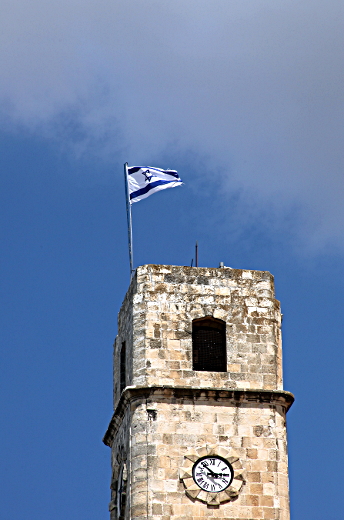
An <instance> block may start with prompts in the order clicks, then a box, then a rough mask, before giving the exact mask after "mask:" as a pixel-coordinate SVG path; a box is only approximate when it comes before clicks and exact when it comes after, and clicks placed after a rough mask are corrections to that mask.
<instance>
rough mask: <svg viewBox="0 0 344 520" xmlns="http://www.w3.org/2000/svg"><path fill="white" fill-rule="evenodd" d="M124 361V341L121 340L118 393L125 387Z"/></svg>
mask: <svg viewBox="0 0 344 520" xmlns="http://www.w3.org/2000/svg"><path fill="white" fill-rule="evenodd" d="M125 361H126V353H125V341H123V343H122V348H121V359H120V383H119V392H120V393H122V390H123V389H124V388H125V387H126V377H125Z"/></svg>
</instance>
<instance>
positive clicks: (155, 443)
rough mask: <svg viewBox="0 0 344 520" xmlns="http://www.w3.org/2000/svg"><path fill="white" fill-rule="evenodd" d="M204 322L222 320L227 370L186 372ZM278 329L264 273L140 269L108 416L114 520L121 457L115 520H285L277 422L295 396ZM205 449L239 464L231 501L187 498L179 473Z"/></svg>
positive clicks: (121, 327)
mask: <svg viewBox="0 0 344 520" xmlns="http://www.w3.org/2000/svg"><path fill="white" fill-rule="evenodd" d="M206 316H212V317H214V318H218V319H221V320H223V321H225V323H226V348H227V372H206V371H193V370H192V321H193V320H194V319H198V318H203V317H206ZM280 328H281V313H280V305H279V302H278V301H277V300H276V299H275V295H274V283H273V277H272V275H271V274H270V273H268V272H262V271H248V270H239V269H230V268H218V269H216V268H190V267H177V266H162V265H160V266H159V265H146V266H141V267H138V268H137V270H136V273H135V276H134V277H133V279H132V281H131V285H130V287H129V290H128V293H127V295H126V297H125V299H124V302H123V305H122V308H121V310H120V312H119V316H118V336H117V338H116V341H115V345H114V409H115V412H114V415H113V418H112V421H111V422H110V425H109V428H108V431H107V433H106V435H105V437H104V442H105V443H106V444H108V445H109V446H111V447H112V471H113V475H112V500H111V503H110V511H111V520H115V519H117V518H118V511H117V509H116V489H117V481H118V476H119V470H120V467H121V465H123V462H124V461H125V462H126V468H127V471H128V474H127V478H128V480H127V482H128V484H127V486H128V487H127V503H126V509H125V515H124V520H204V519H205V517H212V518H214V519H215V518H216V519H221V520H239V519H241V520H243V519H245V520H263V519H273V520H289V493H288V461H287V447H286V445H287V440H286V424H285V415H286V412H287V410H288V408H289V406H290V405H291V403H292V401H293V397H292V396H291V394H288V393H287V392H284V391H283V390H282V346H281V330H280ZM124 341H125V343H126V356H127V357H126V385H127V388H126V390H124V391H123V392H122V394H120V385H119V383H120V377H119V376H120V349H121V346H122V343H123V342H124ZM210 446H215V447H216V449H218V450H221V449H229V450H232V451H233V454H235V456H237V457H238V458H239V462H240V464H241V467H242V468H243V479H244V484H243V486H242V488H241V489H240V493H239V495H238V497H237V498H235V499H233V500H232V501H228V502H224V503H221V504H220V505H211V504H210V503H209V502H208V503H206V502H204V501H202V499H201V498H200V497H201V494H200V495H199V496H198V498H197V497H196V498H192V497H191V498H190V496H187V494H186V492H185V491H186V487H185V482H186V481H185V480H183V479H182V478H181V476H180V475H181V474H180V469H181V468H182V467H183V461H185V457H184V455H185V454H186V453H187V451H188V450H190V449H200V448H203V449H205V450H207V449H210V448H209V447H210ZM212 449H213V448H212ZM215 451H216V450H215ZM202 493H203V495H204V494H205V492H203V491H202ZM122 518H123V517H121V520H122Z"/></svg>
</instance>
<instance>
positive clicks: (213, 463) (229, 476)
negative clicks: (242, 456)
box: [192, 455, 234, 493]
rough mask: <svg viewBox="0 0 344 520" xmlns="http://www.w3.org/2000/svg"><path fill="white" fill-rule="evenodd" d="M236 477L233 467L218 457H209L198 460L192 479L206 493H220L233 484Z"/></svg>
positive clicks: (193, 469)
mask: <svg viewBox="0 0 344 520" xmlns="http://www.w3.org/2000/svg"><path fill="white" fill-rule="evenodd" d="M233 476H234V471H233V468H232V466H231V465H230V464H229V462H228V461H227V460H226V459H223V458H222V457H219V456H217V455H211V456H210V455H207V456H206V457H201V458H200V459H198V460H197V461H196V462H195V464H194V465H193V468H192V477H193V479H194V481H195V482H196V484H197V485H198V486H199V487H200V488H201V489H203V490H204V491H210V492H211V493H219V492H220V491H224V490H225V489H226V488H228V486H229V485H230V484H231V482H232V480H233Z"/></svg>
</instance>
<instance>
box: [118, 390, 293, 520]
mask: <svg viewBox="0 0 344 520" xmlns="http://www.w3.org/2000/svg"><path fill="white" fill-rule="evenodd" d="M289 404H290V403H289ZM123 409H126V410H127V412H126V415H125V416H124V418H123V423H122V426H121V428H120V429H119V433H118V435H117V436H116V438H117V440H116V441H115V444H114V446H113V451H114V452H116V450H117V449H118V444H120V443H121V442H120V441H118V439H119V438H120V437H122V434H121V433H120V432H121V429H123V424H124V428H125V429H126V431H127V434H128V436H129V422H128V419H127V417H128V413H129V412H128V410H131V412H130V413H131V420H130V424H131V441H130V448H129V447H128V449H129V450H130V456H129V457H128V459H129V460H130V461H131V466H130V471H129V475H128V478H129V487H130V503H131V508H130V510H129V509H127V514H128V516H127V518H128V519H129V518H130V520H144V519H145V520H185V519H188V520H201V519H204V518H205V517H212V518H216V519H222V520H225V519H226V520H238V519H246V520H249V519H255V520H262V519H275V520H277V519H278V520H289V494H288V461H287V445H286V428H285V414H286V406H285V403H284V402H283V400H282V401H280V403H275V404H271V403H270V404H269V403H266V402H265V403H263V402H258V401H257V400H256V402H254V401H253V400H251V401H250V402H249V401H247V400H245V399H244V400H242V401H241V402H239V401H236V402H235V401H234V400H233V399H228V398H226V397H225V396H223V397H220V394H216V393H215V392H213V393H212V392H211V391H203V392H201V393H200V394H199V396H198V397H197V398H194V399H190V397H189V398H188V397H185V398H182V397H177V396H176V395H175V394H174V393H173V390H168V389H165V390H162V391H160V392H159V391H152V392H151V395H149V396H148V397H146V398H138V399H136V400H135V399H134V400H133V401H132V402H131V405H130V406H126V405H124V406H123ZM209 445H213V446H214V445H215V446H217V447H221V446H222V447H225V448H230V449H231V450H233V451H232V453H233V454H234V453H235V454H236V455H237V456H238V457H239V459H240V463H241V465H242V467H243V477H244V484H243V487H242V490H241V492H240V494H239V496H238V498H237V499H236V500H235V501H233V502H228V503H224V504H221V505H220V506H209V505H207V504H206V503H202V502H201V501H199V500H198V499H197V498H196V499H195V500H192V499H190V498H189V497H188V496H187V495H186V494H185V489H184V484H183V482H182V481H181V479H180V478H179V475H180V469H181V468H182V467H183V461H184V454H186V453H187V452H188V450H189V449H190V448H199V447H202V448H203V447H206V446H209ZM128 455H129V454H128ZM116 468H117V461H116V457H115V456H114V457H113V469H114V473H115V474H116Z"/></svg>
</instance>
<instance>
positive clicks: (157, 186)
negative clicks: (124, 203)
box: [128, 166, 183, 204]
mask: <svg viewBox="0 0 344 520" xmlns="http://www.w3.org/2000/svg"><path fill="white" fill-rule="evenodd" d="M181 184H183V183H182V180H181V179H180V178H179V176H178V173H177V172H176V171H175V170H161V169H160V168H153V167H152V166H129V167H128V186H129V200H130V204H132V203H133V202H139V201H140V200H142V199H145V198H146V197H149V195H152V193H155V192H156V191H160V190H165V189H166V188H175V187H176V186H180V185H181Z"/></svg>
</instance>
